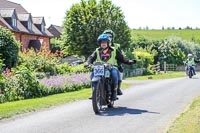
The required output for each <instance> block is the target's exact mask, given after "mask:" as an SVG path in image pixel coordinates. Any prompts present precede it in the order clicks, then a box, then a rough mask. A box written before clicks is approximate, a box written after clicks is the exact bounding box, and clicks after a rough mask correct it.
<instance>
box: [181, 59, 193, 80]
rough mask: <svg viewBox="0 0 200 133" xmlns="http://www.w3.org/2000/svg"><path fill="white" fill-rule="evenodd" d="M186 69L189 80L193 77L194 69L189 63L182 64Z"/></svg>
mask: <svg viewBox="0 0 200 133" xmlns="http://www.w3.org/2000/svg"><path fill="white" fill-rule="evenodd" d="M183 63H184V64H185V65H186V67H187V75H188V77H189V78H192V76H194V68H193V66H192V64H191V63H187V62H183Z"/></svg>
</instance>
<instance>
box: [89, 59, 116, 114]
mask: <svg viewBox="0 0 200 133" xmlns="http://www.w3.org/2000/svg"><path fill="white" fill-rule="evenodd" d="M112 67H114V66H113V65H111V64H109V63H102V62H96V63H94V65H93V73H94V77H93V78H92V90H93V92H92V106H93V110H94V112H95V113H100V112H101V111H102V109H103V106H107V107H108V108H112V107H113V106H114V101H115V100H112V95H113V87H114V85H113V82H112V78H111V69H112Z"/></svg>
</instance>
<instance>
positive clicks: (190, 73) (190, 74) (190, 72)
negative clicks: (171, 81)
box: [189, 70, 192, 78]
mask: <svg viewBox="0 0 200 133" xmlns="http://www.w3.org/2000/svg"><path fill="white" fill-rule="evenodd" d="M189 78H192V70H189Z"/></svg>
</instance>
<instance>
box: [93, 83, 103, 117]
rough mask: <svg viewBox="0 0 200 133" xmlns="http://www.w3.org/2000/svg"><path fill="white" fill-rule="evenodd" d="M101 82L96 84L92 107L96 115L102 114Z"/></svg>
mask: <svg viewBox="0 0 200 133" xmlns="http://www.w3.org/2000/svg"><path fill="white" fill-rule="evenodd" d="M101 86H102V85H101V81H98V82H97V83H94V85H93V92H92V106H93V110H94V112H95V113H96V114H98V113H100V110H101V108H102V105H101Z"/></svg>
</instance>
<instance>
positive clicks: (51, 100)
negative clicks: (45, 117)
mask: <svg viewBox="0 0 200 133" xmlns="http://www.w3.org/2000/svg"><path fill="white" fill-rule="evenodd" d="M130 86H131V84H128V83H122V88H123V89H125V88H128V87H130ZM91 92H92V91H91V88H87V89H83V90H80V91H75V92H67V93H62V94H56V95H51V96H47V97H43V98H35V99H28V100H21V101H15V102H7V103H3V104H0V120H1V119H5V118H10V117H13V116H15V115H18V114H23V113H28V112H33V111H37V110H41V109H44V108H49V107H52V106H56V105H61V104H65V103H69V102H73V101H77V100H82V99H87V98H88V97H89V96H90V95H91Z"/></svg>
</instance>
